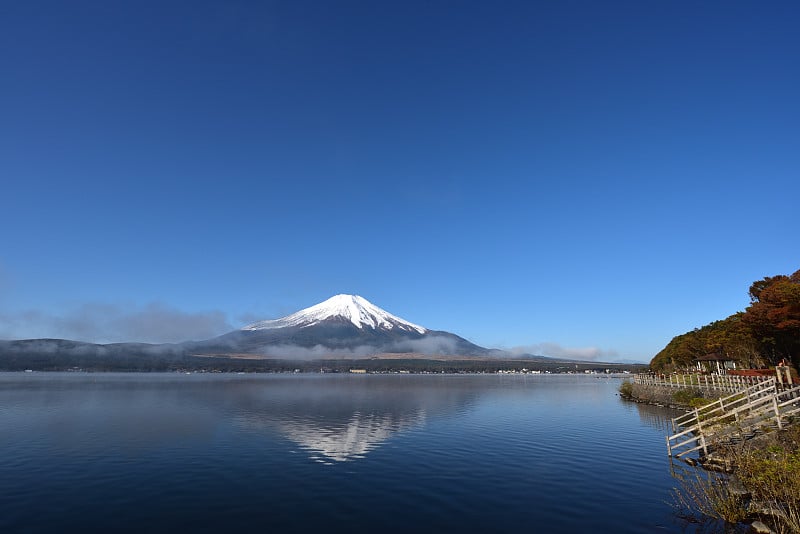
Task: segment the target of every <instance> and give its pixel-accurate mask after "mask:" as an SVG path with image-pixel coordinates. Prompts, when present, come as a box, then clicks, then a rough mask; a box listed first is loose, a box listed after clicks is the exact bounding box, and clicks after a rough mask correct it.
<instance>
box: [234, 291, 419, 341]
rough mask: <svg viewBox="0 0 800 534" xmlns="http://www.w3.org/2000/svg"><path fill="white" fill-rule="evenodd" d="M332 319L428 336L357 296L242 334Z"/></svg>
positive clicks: (331, 300) (252, 327)
mask: <svg viewBox="0 0 800 534" xmlns="http://www.w3.org/2000/svg"><path fill="white" fill-rule="evenodd" d="M329 319H339V320H342V319H343V320H346V321H350V322H351V323H353V324H354V325H355V326H356V327H358V328H372V329H382V330H393V329H395V328H397V329H398V330H405V331H409V332H410V331H416V332H418V333H420V334H424V333H425V332H427V329H425V328H423V327H421V326H419V325H415V324H413V323H409V322H408V321H406V320H404V319H401V318H399V317H397V316H395V315H392V314H391V313H389V312H387V311H385V310H382V309H380V308H379V307H377V306H375V305H374V304H372V303H371V302H369V301H368V300H367V299H365V298H363V297H359V296H358V295H336V296H334V297H331V298H329V299H328V300H326V301H325V302H320V303H319V304H316V305H314V306H311V307H310V308H306V309H304V310H300V311H299V312H297V313H293V314H291V315H287V316H286V317H283V318H281V319H275V320H270V321H258V322H256V323H253V324H249V325H247V326H245V327H244V328H242V330H267V329H271V328H286V327H291V326H294V327H301V328H302V327H306V326H312V325H315V324H318V323H321V322H322V321H326V320H329Z"/></svg>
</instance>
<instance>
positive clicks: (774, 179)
mask: <svg viewBox="0 0 800 534" xmlns="http://www.w3.org/2000/svg"><path fill="white" fill-rule="evenodd" d="M799 23H800V7H798V4H797V3H795V2H771V3H768V4H764V3H756V2H750V3H746V2H705V3H697V2H661V3H654V2H640V1H632V2H592V1H587V2H578V1H574V2H531V1H525V2H513V1H508V2H499V3H488V2H458V3H453V2H437V1H434V2H398V3H386V2H366V1H365V2H302V1H274V2H242V1H238V2H237V1H231V2H195V1H191V2H188V1H187V2H110V3H109V2H100V1H98V2H82V1H76V2H44V1H42V2H14V3H12V2H7V3H5V4H3V6H2V7H0V73H2V74H0V76H2V83H1V84H0V102H2V103H1V104H0V106H2V108H0V109H2V113H0V115H2V119H1V120H0V180H2V191H3V193H2V199H3V202H2V209H1V210H0V228H2V230H0V245H2V246H0V337H4V338H21V337H70V338H78V339H86V340H92V341H117V340H122V339H125V338H130V336H134V335H135V336H137V339H140V340H149V341H174V340H179V339H186V338H195V339H197V338H202V337H204V336H211V335H215V334H218V333H222V332H224V331H226V330H229V329H232V328H236V327H240V326H242V325H243V324H244V323H245V322H248V321H250V320H254V319H266V318H276V317H279V316H282V315H285V314H287V313H290V312H293V311H296V310H297V309H300V308H303V307H307V306H310V305H312V304H315V303H317V302H320V301H322V300H324V299H326V298H328V297H330V296H332V295H334V294H337V293H355V294H359V295H362V296H364V297H365V298H367V299H369V300H370V301H372V302H373V303H374V304H376V305H378V306H381V307H383V308H385V309H387V310H388V311H390V312H392V313H394V314H396V315H399V316H401V317H404V318H406V319H408V320H410V321H413V322H415V323H417V324H422V325H424V326H426V327H428V328H433V329H441V330H448V331H451V332H455V333H458V334H460V335H462V336H464V337H466V338H468V339H469V340H471V341H473V342H476V343H479V344H481V345H484V346H492V347H504V348H512V347H520V346H523V347H528V348H530V349H531V350H535V351H537V352H539V353H544V354H548V355H570V354H571V355H579V356H583V357H586V358H600V359H606V360H613V359H633V360H641V361H647V360H649V359H650V358H651V357H652V356H653V355H654V354H655V353H656V352H658V351H659V350H660V349H661V348H662V347H663V346H664V345H665V344H666V343H667V342H668V341H669V340H670V339H671V338H672V337H673V336H674V335H677V334H680V333H683V332H686V331H688V330H691V329H692V328H695V327H699V326H702V325H704V324H707V323H708V322H711V321H713V320H716V319H721V318H724V317H726V316H728V315H730V314H732V313H734V312H736V311H738V310H742V309H744V308H745V307H746V306H747V304H748V297H747V289H748V287H749V285H750V283H751V282H753V281H754V280H757V279H760V278H762V277H764V276H767V275H775V274H789V273H791V272H794V271H795V270H797V269H798V268H800V257H799V256H800V255H799V254H798V251H799V250H800V246H798V245H800V238H799V237H798V225H797V215H796V213H797V211H796V207H797V204H798V202H797V199H798V198H799V195H798V194H799V193H800V180H798V174H799V173H798V171H800V128H798V125H799V124H800V99H798V97H797V95H798V94H800V83H799V82H800V69H798V64H800V38H798V36H797V27H798V24H799Z"/></svg>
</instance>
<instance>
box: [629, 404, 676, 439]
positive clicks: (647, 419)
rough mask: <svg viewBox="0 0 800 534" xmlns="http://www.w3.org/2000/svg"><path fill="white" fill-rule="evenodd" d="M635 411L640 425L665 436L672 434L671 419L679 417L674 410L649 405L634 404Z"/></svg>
mask: <svg viewBox="0 0 800 534" xmlns="http://www.w3.org/2000/svg"><path fill="white" fill-rule="evenodd" d="M636 411H637V412H639V419H640V420H641V421H642V423H644V424H645V425H647V426H649V427H650V428H655V429H656V430H660V431H662V432H664V433H666V434H671V433H672V418H673V417H677V416H678V415H679V414H677V413H675V411H674V410H670V409H668V408H661V407H660V406H653V405H651V404H636Z"/></svg>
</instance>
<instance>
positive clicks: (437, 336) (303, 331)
mask: <svg viewBox="0 0 800 534" xmlns="http://www.w3.org/2000/svg"><path fill="white" fill-rule="evenodd" d="M191 349H192V350H193V351H194V352H196V353H206V354H207V353H219V354H231V353H242V354H254V355H264V356H272V357H279V358H297V357H301V358H302V357H326V356H341V357H353V356H355V357H366V356H372V355H376V354H387V353H388V354H392V353H414V354H422V355H461V356H486V355H489V354H490V353H491V352H492V351H490V350H489V349H485V348H483V347H479V346H478V345H475V344H473V343H470V342H469V341H467V340H466V339H464V338H462V337H459V336H457V335H455V334H451V333H449V332H443V331H437V330H430V329H428V328H425V327H423V326H419V325H417V324H414V323H412V322H409V321H406V320H405V319H401V318H400V317H397V316H396V315H392V314H391V313H389V312H387V311H386V310H383V309H381V308H379V307H378V306H375V305H374V304H372V303H371V302H369V301H368V300H367V299H365V298H363V297H360V296H358V295H336V296H334V297H331V298H329V299H328V300H326V301H324V302H321V303H319V304H316V305H314V306H311V307H309V308H305V309H303V310H300V311H298V312H296V313H293V314H291V315H287V316H286V317H282V318H280V319H272V320H264V321H257V322H255V323H252V324H249V325H247V326H245V327H243V328H242V329H240V330H236V331H234V332H229V333H227V334H224V335H222V336H219V337H217V338H214V339H211V340H208V341H203V342H199V343H194V344H192V347H191Z"/></svg>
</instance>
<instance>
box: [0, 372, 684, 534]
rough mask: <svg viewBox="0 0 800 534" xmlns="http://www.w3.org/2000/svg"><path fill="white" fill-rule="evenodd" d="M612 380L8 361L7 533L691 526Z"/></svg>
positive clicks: (2, 499) (4, 415)
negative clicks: (673, 504) (40, 367)
mask: <svg viewBox="0 0 800 534" xmlns="http://www.w3.org/2000/svg"><path fill="white" fill-rule="evenodd" d="M619 383H620V381H619V380H616V379H607V378H597V377H592V376H570V375H564V376H494V375H491V376H426V375H388V376H380V375H367V376H356V375H314V376H312V375H180V374H72V373H67V374H57V373H54V374H47V373H13V374H11V373H9V374H2V373H0V532H14V531H25V532H55V531H59V532H64V531H69V530H80V531H84V532H87V531H97V532H100V531H109V530H114V531H131V532H159V531H163V532H165V531H178V530H180V531H189V530H191V531H225V532H237V531H241V532H255V531H260V532H309V531H321V530H324V531H326V532H329V531H350V532H353V531H355V532H387V531H391V532H402V531H419V530H423V529H424V530H426V531H441V532H464V531H469V532H479V531H485V532H512V531H513V532H525V531H527V532H615V533H625V532H655V531H658V532H682V531H683V525H682V524H681V523H680V522H679V521H678V520H676V519H674V518H673V515H672V511H671V508H670V506H669V505H668V504H667V502H668V501H670V488H672V487H673V486H675V485H676V484H675V481H674V480H673V479H672V477H671V476H670V469H669V463H668V460H667V457H666V450H665V445H664V434H665V433H666V430H665V429H666V426H665V425H666V422H667V418H668V417H669V416H674V414H672V413H671V412H668V411H663V410H660V409H657V408H653V407H648V406H642V405H636V404H630V403H626V402H624V401H622V400H620V399H619V397H618V396H616V390H617V387H618V386H619Z"/></svg>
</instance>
